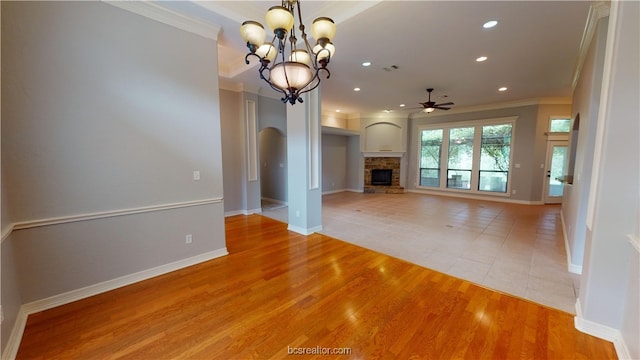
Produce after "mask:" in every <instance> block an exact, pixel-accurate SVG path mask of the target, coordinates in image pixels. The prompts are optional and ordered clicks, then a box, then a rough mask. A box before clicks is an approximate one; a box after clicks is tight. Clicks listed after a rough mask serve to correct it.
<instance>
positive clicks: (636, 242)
mask: <svg viewBox="0 0 640 360" xmlns="http://www.w3.org/2000/svg"><path fill="white" fill-rule="evenodd" d="M627 238H628V239H629V243H631V246H633V248H634V249H636V252H638V253H640V239H638V237H636V236H633V235H632V234H629V235H627Z"/></svg>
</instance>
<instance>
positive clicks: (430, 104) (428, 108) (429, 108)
mask: <svg viewBox="0 0 640 360" xmlns="http://www.w3.org/2000/svg"><path fill="white" fill-rule="evenodd" d="M427 92H428V93H429V100H427V102H423V103H420V105H422V112H424V113H432V112H434V111H435V110H436V109H437V110H449V109H451V108H450V107H448V106H451V105H455V104H454V103H452V102H447V103H442V104H436V102H435V101H431V93H432V92H433V88H428V89H427Z"/></svg>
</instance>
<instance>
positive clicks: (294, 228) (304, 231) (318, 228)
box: [287, 224, 322, 235]
mask: <svg viewBox="0 0 640 360" xmlns="http://www.w3.org/2000/svg"><path fill="white" fill-rule="evenodd" d="M287 230H290V231H293V232H297V233H298V234H302V235H311V234H313V233H315V232H320V231H322V225H320V226H316V227H312V228H308V229H305V228H301V227H299V226H295V225H291V224H289V226H288V227H287Z"/></svg>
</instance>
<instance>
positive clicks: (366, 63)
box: [362, 61, 371, 66]
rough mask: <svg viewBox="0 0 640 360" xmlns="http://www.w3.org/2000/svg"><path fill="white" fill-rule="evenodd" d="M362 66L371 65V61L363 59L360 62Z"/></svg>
mask: <svg viewBox="0 0 640 360" xmlns="http://www.w3.org/2000/svg"><path fill="white" fill-rule="evenodd" d="M362 66H371V61H365V62H363V63H362Z"/></svg>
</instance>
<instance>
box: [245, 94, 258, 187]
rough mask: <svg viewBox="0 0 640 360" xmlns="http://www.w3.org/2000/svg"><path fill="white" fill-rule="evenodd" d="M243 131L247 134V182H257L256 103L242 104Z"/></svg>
mask: <svg viewBox="0 0 640 360" xmlns="http://www.w3.org/2000/svg"><path fill="white" fill-rule="evenodd" d="M244 109H245V110H244V111H245V112H244V116H245V126H246V128H245V130H246V132H247V134H246V136H247V148H246V151H247V181H249V182H253V181H258V119H257V115H256V102H255V101H253V100H245V102H244Z"/></svg>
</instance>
